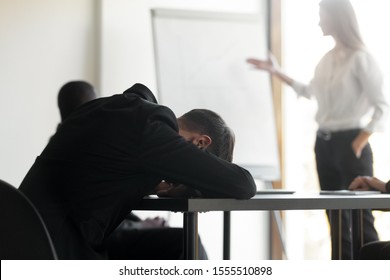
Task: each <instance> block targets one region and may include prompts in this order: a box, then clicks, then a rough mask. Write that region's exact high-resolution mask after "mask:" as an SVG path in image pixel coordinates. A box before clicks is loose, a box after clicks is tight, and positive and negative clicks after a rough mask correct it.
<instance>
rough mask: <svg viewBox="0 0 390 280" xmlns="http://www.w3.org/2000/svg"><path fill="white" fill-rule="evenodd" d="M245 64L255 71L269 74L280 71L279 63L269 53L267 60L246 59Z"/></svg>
mask: <svg viewBox="0 0 390 280" xmlns="http://www.w3.org/2000/svg"><path fill="white" fill-rule="evenodd" d="M246 62H248V63H249V64H251V65H253V66H254V67H255V68H256V69H260V70H264V71H267V72H269V73H275V72H277V71H280V66H279V63H278V61H277V60H276V58H275V56H274V55H273V54H272V53H269V58H268V60H262V59H257V58H248V59H247V60H246Z"/></svg>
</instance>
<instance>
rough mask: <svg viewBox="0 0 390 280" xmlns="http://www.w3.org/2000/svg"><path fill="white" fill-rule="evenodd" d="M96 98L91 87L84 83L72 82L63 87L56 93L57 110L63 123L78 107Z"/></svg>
mask: <svg viewBox="0 0 390 280" xmlns="http://www.w3.org/2000/svg"><path fill="white" fill-rule="evenodd" d="M95 98H96V92H95V90H94V88H93V86H92V85H91V84H89V83H87V82H84V81H72V82H68V83H66V84H65V85H63V86H62V87H61V89H60V91H59V93H58V108H59V109H60V114H61V120H62V121H64V120H65V119H66V118H67V117H68V116H69V115H70V114H71V113H72V112H73V111H74V109H76V108H77V107H78V106H80V105H82V104H84V103H86V102H88V101H91V100H93V99H95Z"/></svg>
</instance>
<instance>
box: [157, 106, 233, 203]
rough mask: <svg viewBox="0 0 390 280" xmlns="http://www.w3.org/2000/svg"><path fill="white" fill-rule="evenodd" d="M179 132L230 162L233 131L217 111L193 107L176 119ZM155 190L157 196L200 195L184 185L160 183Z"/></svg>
mask: <svg viewBox="0 0 390 280" xmlns="http://www.w3.org/2000/svg"><path fill="white" fill-rule="evenodd" d="M177 123H178V126H179V134H180V135H181V136H182V137H183V138H184V139H185V140H187V141H188V142H190V143H192V144H194V145H195V146H197V147H198V148H199V149H201V150H205V151H207V152H209V153H211V154H214V155H215V156H217V157H219V158H221V159H223V160H226V161H228V162H232V160H233V151H234V143H235V137H234V133H233V131H232V130H231V129H230V128H229V127H228V126H227V125H226V123H225V121H224V120H223V119H222V118H221V116H219V115H218V114H217V113H215V112H213V111H211V110H207V109H194V110H191V111H189V112H188V113H185V114H184V115H182V116H181V117H179V118H178V119H177ZM156 192H157V194H158V195H159V196H176V197H182V196H186V197H188V196H200V195H201V194H200V193H199V192H198V191H196V190H194V189H192V188H189V187H187V186H184V185H180V184H179V185H174V184H168V183H166V182H163V183H161V184H160V185H159V186H158V187H157V188H156Z"/></svg>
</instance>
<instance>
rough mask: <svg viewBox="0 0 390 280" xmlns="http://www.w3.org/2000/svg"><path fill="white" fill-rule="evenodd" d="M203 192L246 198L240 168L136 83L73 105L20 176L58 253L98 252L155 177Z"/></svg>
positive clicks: (248, 181) (250, 184) (247, 187)
mask: <svg viewBox="0 0 390 280" xmlns="http://www.w3.org/2000/svg"><path fill="white" fill-rule="evenodd" d="M163 179H165V180H167V181H172V182H178V183H183V184H186V185H188V186H192V187H194V188H196V189H198V190H199V191H201V192H202V194H203V195H204V196H206V197H230V198H239V199H248V198H250V197H252V196H253V195H254V194H255V189H256V186H255V183H254V181H253V179H252V176H251V175H250V174H249V172H247V171H246V170H245V169H242V168H240V167H239V166H237V165H234V164H232V163H228V162H226V161H223V160H221V159H219V158H217V157H215V156H214V155H211V154H209V153H207V152H204V151H202V150H199V149H197V148H196V147H195V146H194V145H193V144H190V143H187V142H186V141H185V140H184V138H182V137H181V136H180V135H179V134H178V126H177V122H176V117H175V115H174V114H173V112H172V111H171V110H170V109H168V108H167V107H164V106H161V105H158V104H156V100H155V98H154V96H153V94H152V93H151V92H150V91H149V89H148V88H146V87H145V86H143V85H140V84H136V85H134V86H133V87H131V88H130V89H129V90H127V91H125V92H124V93H123V94H119V95H114V96H111V97H106V98H99V99H96V100H94V101H91V102H89V103H87V104H85V105H83V106H81V107H79V108H78V109H77V110H76V111H75V112H74V113H73V114H72V115H71V116H70V117H69V118H67V119H66V120H65V122H64V123H63V124H62V125H61V126H60V127H59V129H58V131H57V133H56V134H55V135H54V136H53V137H52V139H51V140H50V142H49V143H48V145H47V146H46V148H45V149H44V151H43V152H42V154H41V155H40V156H39V157H37V159H36V161H35V163H34V164H33V166H32V167H31V169H30V170H29V172H28V174H27V175H26V177H25V178H24V180H23V182H22V184H21V186H20V190H21V191H23V192H24V193H25V194H26V195H27V196H28V197H29V198H30V199H31V200H32V202H33V203H34V205H35V206H36V207H37V208H38V210H39V211H40V213H41V215H42V217H43V219H44V220H45V223H46V225H47V227H48V229H49V232H50V234H51V236H52V239H53V242H54V245H55V247H56V250H57V253H58V256H59V258H62V259H94V258H104V257H105V251H104V249H103V246H102V244H103V243H104V240H105V239H106V237H107V236H108V235H109V234H110V233H111V232H112V231H113V230H114V229H115V228H116V227H117V226H118V225H119V223H120V222H121V221H122V220H123V219H124V217H125V216H126V215H127V214H128V213H129V212H130V211H131V210H132V209H133V208H134V207H135V205H137V203H139V202H140V200H141V199H142V197H144V196H145V195H147V194H148V193H149V192H150V191H152V190H153V188H154V187H155V186H156V185H157V184H158V183H160V182H161V180H163Z"/></svg>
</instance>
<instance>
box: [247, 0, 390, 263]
mask: <svg viewBox="0 0 390 280" xmlns="http://www.w3.org/2000/svg"><path fill="white" fill-rule="evenodd" d="M319 5H320V13H319V14H320V22H319V26H320V27H321V29H322V32H323V34H324V36H332V37H333V39H334V41H335V46H334V48H333V49H331V50H330V51H329V52H328V53H326V54H325V55H324V57H323V58H322V59H321V60H320V62H319V64H318V65H317V67H316V70H315V74H314V77H313V79H312V80H311V82H310V84H309V85H304V84H301V83H299V82H297V81H295V80H293V79H292V78H290V77H289V76H287V75H286V74H284V73H282V72H281V71H280V69H279V67H278V65H277V62H276V61H275V59H273V58H271V59H270V60H268V61H264V60H258V59H253V58H251V59H248V60H247V62H248V63H250V64H252V65H254V66H255V67H256V68H258V69H261V70H265V71H268V72H269V73H271V74H273V75H274V76H276V77H278V78H280V79H281V80H282V81H283V82H285V83H287V84H288V85H290V86H291V87H292V88H293V89H294V90H295V91H296V92H297V94H298V95H299V96H304V97H306V98H311V97H313V98H315V99H316V100H317V103H318V111H317V114H316V121H317V123H318V127H319V128H318V131H317V138H316V143H315V154H316V163H317V172H318V178H319V182H320V186H321V189H322V190H341V189H347V188H348V186H349V184H350V183H351V182H352V180H353V179H354V178H355V177H356V176H358V175H364V176H372V175H373V157H372V151H371V147H370V144H369V143H368V139H369V137H370V135H371V134H372V133H373V132H376V131H382V130H383V128H384V122H385V119H386V116H387V114H388V109H389V108H388V104H387V102H386V99H385V97H384V94H383V89H382V87H383V77H382V73H381V71H380V69H379V67H378V65H377V63H376V62H375V60H374V59H373V57H372V56H371V55H370V53H369V52H368V51H367V50H366V48H365V45H364V43H363V40H362V38H361V35H360V31H359V27H358V23H357V20H356V15H355V12H354V10H353V8H352V5H351V3H350V2H349V0H322V1H321V2H320V4H319ZM367 115H368V116H369V117H370V118H369V121H367V122H364V121H363V120H364V119H365V117H366V116H367ZM327 215H328V218H329V219H330V220H331V221H332V223H331V225H332V227H331V238H332V258H333V259H337V258H338V252H339V248H338V247H337V242H335V241H336V238H337V231H336V227H335V226H333V225H338V223H339V216H338V215H335V216H333V215H332V217H330V216H329V212H327ZM363 219H364V220H363V223H364V234H363V235H364V243H366V242H371V241H375V240H378V235H377V232H376V230H375V228H374V217H373V216H372V213H371V210H365V212H364V214H363ZM350 225H351V223H350V215H349V213H348V212H347V211H343V212H342V230H343V232H344V233H346V234H343V240H342V252H343V253H342V259H350V258H352V256H351V246H352V244H351V239H350V234H349V232H350Z"/></svg>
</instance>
